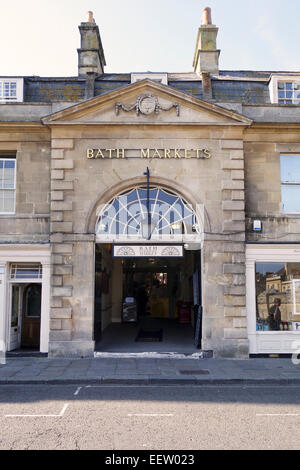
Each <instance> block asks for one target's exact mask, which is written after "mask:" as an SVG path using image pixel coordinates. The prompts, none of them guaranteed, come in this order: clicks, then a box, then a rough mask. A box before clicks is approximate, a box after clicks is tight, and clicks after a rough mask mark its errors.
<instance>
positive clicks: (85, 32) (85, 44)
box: [77, 11, 106, 77]
mask: <svg viewBox="0 0 300 470" xmlns="http://www.w3.org/2000/svg"><path fill="white" fill-rule="evenodd" d="M79 31H80V37H81V45H80V49H77V51H78V76H80V77H85V76H87V74H95V75H99V74H103V73H104V66H105V65H106V62H105V57H104V51H103V47H102V42H101V37H100V33H99V28H98V26H97V25H96V23H95V19H94V15H93V12H92V11H89V12H88V19H87V22H84V23H81V24H80V26H79Z"/></svg>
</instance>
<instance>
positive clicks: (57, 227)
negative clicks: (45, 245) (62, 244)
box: [50, 222, 73, 233]
mask: <svg viewBox="0 0 300 470" xmlns="http://www.w3.org/2000/svg"><path fill="white" fill-rule="evenodd" d="M50 231H51V232H61V233H71V232H72V231H73V223H72V222H51V223H50Z"/></svg>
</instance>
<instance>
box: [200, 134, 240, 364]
mask: <svg viewBox="0 0 300 470" xmlns="http://www.w3.org/2000/svg"><path fill="white" fill-rule="evenodd" d="M221 145H222V150H223V151H224V159H223V162H222V169H223V180H222V190H223V202H222V209H223V235H222V236H221V237H219V238H218V239H215V240H213V239H212V238H211V239H210V240H207V241H206V242H205V243H204V248H203V256H204V259H203V266H204V268H203V269H204V278H203V282H204V287H203V294H204V302H203V305H204V323H203V326H204V329H203V333H204V334H203V348H204V349H213V350H214V354H215V356H216V357H218V356H220V357H248V354H249V345H248V333H247V317H246V297H245V296H246V287H245V284H246V276H245V182H244V180H245V177H244V151H243V141H242V140H224V141H223V142H222V143H221Z"/></svg>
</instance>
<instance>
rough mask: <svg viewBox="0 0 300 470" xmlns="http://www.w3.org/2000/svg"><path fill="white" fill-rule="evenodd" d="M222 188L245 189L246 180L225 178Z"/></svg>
mask: <svg viewBox="0 0 300 470" xmlns="http://www.w3.org/2000/svg"><path fill="white" fill-rule="evenodd" d="M222 189H224V190H226V189H228V190H234V189H236V190H243V189H245V182H244V181H243V180H234V181H233V180H223V181H222Z"/></svg>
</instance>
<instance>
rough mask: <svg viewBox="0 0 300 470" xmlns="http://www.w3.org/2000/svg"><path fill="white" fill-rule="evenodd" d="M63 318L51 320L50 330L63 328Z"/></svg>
mask: <svg viewBox="0 0 300 470" xmlns="http://www.w3.org/2000/svg"><path fill="white" fill-rule="evenodd" d="M61 329H62V328H61V320H50V330H61Z"/></svg>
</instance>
